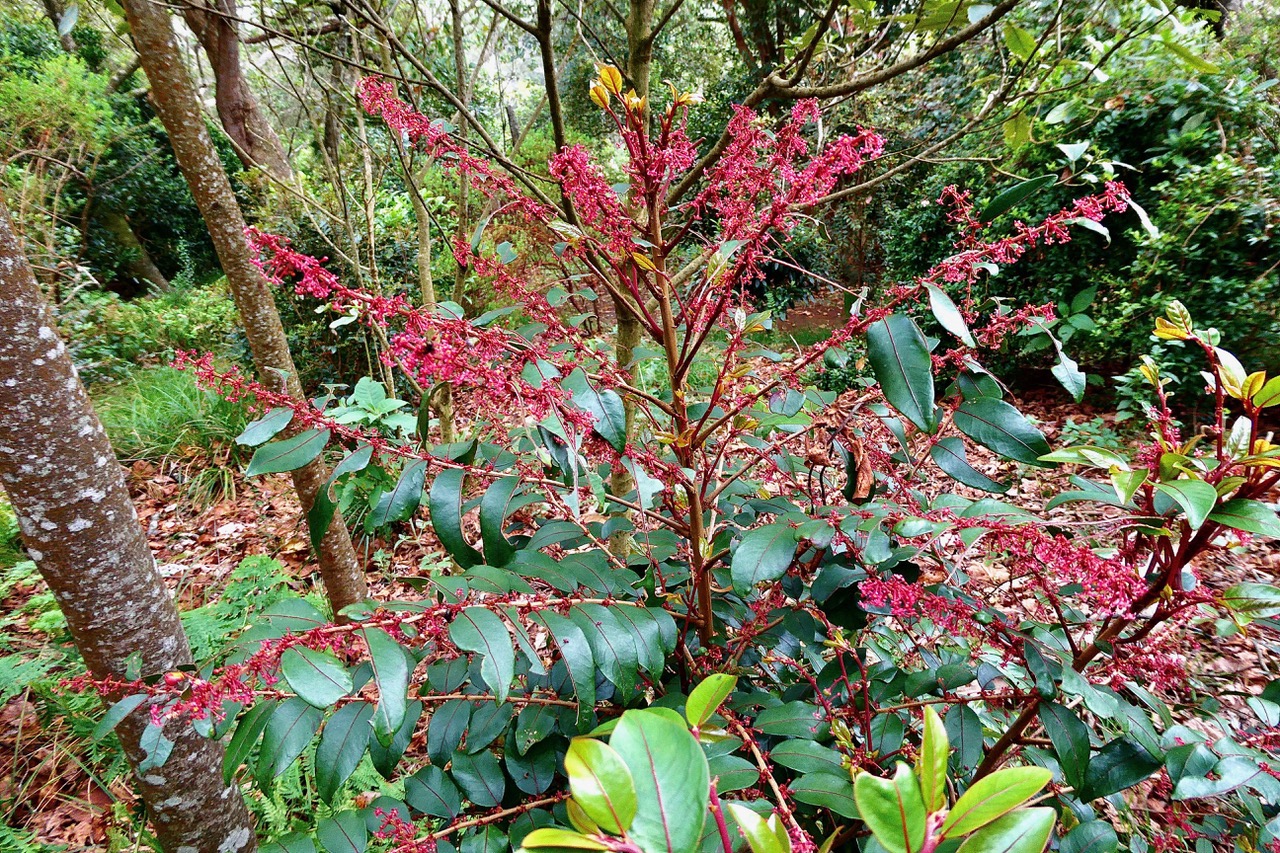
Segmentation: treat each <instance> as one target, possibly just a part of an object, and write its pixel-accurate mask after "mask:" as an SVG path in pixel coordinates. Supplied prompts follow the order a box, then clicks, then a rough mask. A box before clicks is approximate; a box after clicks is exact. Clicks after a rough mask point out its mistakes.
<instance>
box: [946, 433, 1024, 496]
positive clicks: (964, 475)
mask: <svg viewBox="0 0 1280 853" xmlns="http://www.w3.org/2000/svg"><path fill="white" fill-rule="evenodd" d="M929 456H930V458H932V459H933V461H934V463H935V464H936V465H937V466H938V467H939V468H941V469H942V470H943V471H944V472H946V474H947V476H949V477H950V478H951V479H953V480H955V481H957V482H960V483H964V484H965V485H966V486H971V487H972V488H975V489H982V490H983V491H985V492H995V493H997V494H1004V493H1005V492H1007V491H1009V487H1008V486H1007V485H1005V484H1004V483H998V482H996V481H995V480H993V479H991V478H990V477H988V476H987V475H986V474H983V473H982V472H981V471H979V470H977V469H976V468H974V467H973V466H972V465H970V464H969V455H968V453H966V452H965V449H964V442H963V441H961V440H960V439H958V438H956V437H955V436H954V435H951V436H947V437H946V438H942V439H939V440H938V442H937V443H936V444H934V445H933V447H930V448H929Z"/></svg>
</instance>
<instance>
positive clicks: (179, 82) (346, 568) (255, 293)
mask: <svg viewBox="0 0 1280 853" xmlns="http://www.w3.org/2000/svg"><path fill="white" fill-rule="evenodd" d="M124 8H125V13H126V15H127V17H128V19H129V28H130V30H131V31H132V33H133V39H134V42H135V43H136V44H137V46H138V54H139V56H141V57H142V68H143V70H144V71H145V72H146V74H147V79H148V80H150V81H151V98H152V102H153V104H154V106H155V110H156V113H157V114H158V115H159V116H160V121H161V122H162V123H163V124H164V127H165V131H166V132H167V133H168V135H169V141H170V143H171V144H172V145H173V153H174V155H175V157H176V159H177V161H178V167H179V168H180V169H181V170H182V174H183V176H184V177H185V178H186V179H187V184H188V185H189V186H190V187H191V195H192V196H193V197H194V198H195V200H196V205H197V206H198V207H199V208H200V215H201V216H202V217H203V218H204V222H205V226H206V227H207V228H208V229H209V236H210V237H211V238H212V239H213V246H214V249H215V250H216V251H217V253H218V261H219V262H220V263H221V264H222V271H223V272H224V273H225V274H226V276H227V283H228V285H230V287H231V292H232V295H233V297H234V298H235V302H236V308H237V309H238V310H239V312H240V320H241V323H243V325H244V330H245V336H246V337H247V338H248V340H249V348H250V350H251V351H252V353H253V360H254V363H255V365H256V366H257V368H258V378H259V379H260V380H261V381H262V382H263V383H264V384H266V385H268V386H271V387H275V388H281V389H282V390H284V391H286V392H287V393H289V394H290V395H292V396H293V397H294V398H295V399H298V400H305V399H306V397H305V395H304V394H303V393H302V386H301V385H300V384H299V383H298V371H297V369H296V368H295V367H294V364H293V357H292V356H291V355H290V353H289V342H288V340H287V339H286V338H285V334H284V327H283V326H282V325H281V324H280V315H279V313H278V312H277V311H276V304H275V299H274V298H273V297H272V295H271V289H270V288H269V287H268V286H267V282H266V280H265V279H264V278H263V277H262V273H261V272H260V271H259V270H258V268H257V267H256V266H255V265H254V263H253V257H252V255H251V253H250V251H249V246H248V245H247V244H246V243H245V239H244V229H245V222H244V215H243V214H242V213H241V212H240V205H239V203H238V202H237V201H236V197H235V194H234V193H233V192H232V191H231V183H230V181H228V180H227V173H226V172H225V171H224V170H223V168H222V163H221V161H219V160H218V154H217V151H216V150H215V149H214V147H213V142H212V140H210V138H209V133H208V131H207V130H206V129H205V125H204V121H203V118H202V115H201V111H200V102H199V100H198V99H197V98H196V92H195V86H194V85H193V84H192V82H191V78H190V76H189V75H188V74H187V70H186V68H184V67H183V65H182V55H181V54H180V53H179V51H178V42H177V39H176V38H175V37H174V33H173V24H172V23H171V22H170V20H169V16H168V13H167V12H165V11H164V8H163V7H161V6H157V5H155V4H154V3H152V2H151V0H125V3H124ZM286 434H288V435H292V434H294V433H293V432H291V431H286ZM328 479H329V471H328V469H327V467H326V466H325V464H324V463H323V462H322V461H321V460H320V459H317V460H315V461H314V462H312V463H311V464H309V465H306V466H304V467H302V468H299V469H298V470H296V471H294V472H293V484H294V487H295V488H296V489H297V492H298V498H299V500H300V501H301V503H302V510H303V513H304V514H305V513H306V512H307V511H308V510H310V509H311V505H312V504H313V503H315V499H316V495H317V494H319V493H320V489H322V488H324V486H325V484H326V483H327V482H328ZM317 557H318V558H319V562H320V573H321V576H322V577H323V579H324V586H325V592H326V593H327V595H328V597H329V603H330V604H331V605H332V606H333V610H334V613H335V614H336V613H337V612H338V611H339V610H341V609H342V608H344V607H346V606H347V605H349V604H354V603H355V602H357V601H360V600H361V599H363V598H364V597H365V595H366V593H367V591H368V589H367V586H366V584H365V576H364V570H363V568H362V567H361V565H360V562H359V560H358V559H357V557H356V553H355V549H354V548H353V547H352V545H351V536H350V534H348V532H347V527H346V523H345V522H344V521H343V519H342V514H341V513H336V514H335V516H334V519H333V523H332V524H330V525H329V530H328V531H327V532H326V533H325V536H324V540H323V541H322V542H321V545H320V553H319V554H318V555H317Z"/></svg>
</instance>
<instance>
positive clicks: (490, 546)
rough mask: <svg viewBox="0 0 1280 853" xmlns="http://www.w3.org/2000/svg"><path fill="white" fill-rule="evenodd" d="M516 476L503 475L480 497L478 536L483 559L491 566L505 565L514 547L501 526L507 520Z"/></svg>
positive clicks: (516, 479) (516, 481) (515, 487)
mask: <svg viewBox="0 0 1280 853" xmlns="http://www.w3.org/2000/svg"><path fill="white" fill-rule="evenodd" d="M519 488H520V480H519V478H517V477H503V478H502V479H501V480H498V481H497V482H496V483H494V484H493V485H492V486H490V487H489V488H488V489H486V490H485V493H484V497H483V498H481V499H480V536H481V538H482V539H483V540H484V561H485V562H486V563H488V564H489V565H491V566H505V565H506V564H507V563H509V562H511V558H512V557H514V556H515V554H516V549H515V548H514V547H512V545H511V543H510V542H508V541H507V537H506V536H505V535H504V534H503V532H502V528H503V525H504V523H505V522H506V520H507V507H508V505H509V504H510V503H511V498H512V497H513V496H514V495H515V493H516V490H517V489H519Z"/></svg>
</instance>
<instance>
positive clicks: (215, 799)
mask: <svg viewBox="0 0 1280 853" xmlns="http://www.w3.org/2000/svg"><path fill="white" fill-rule="evenodd" d="M55 328H56V326H55V320H54V317H53V312H52V311H51V310H50V309H49V307H48V305H47V303H46V302H45V301H44V299H43V297H42V296H41V293H40V288H39V286H38V285H37V284H36V280H35V277H34V276H33V275H32V272H31V267H30V266H29V265H28V264H27V259H26V257H25V256H24V255H23V253H22V244H21V241H20V240H19V239H18V236H17V234H15V233H14V231H13V225H12V223H11V222H10V221H9V213H8V209H7V207H5V205H4V204H3V201H2V200H0V330H2V333H0V376H3V377H5V379H4V381H3V382H0V480H2V481H3V483H4V488H5V491H6V492H8V495H9V498H10V500H12V501H13V506H14V510H15V512H16V513H17V516H18V520H19V522H20V524H21V527H22V539H23V542H24V543H25V544H26V546H27V551H28V553H30V555H31V558H32V559H33V560H35V563H36V568H38V569H39V571H40V574H41V576H42V577H43V578H44V579H45V582H46V583H48V584H49V588H50V589H51V590H53V595H54V598H55V599H56V600H57V602H58V606H59V607H60V608H61V609H62V613H63V615H64V616H65V617H66V619H67V625H68V627H69V628H70V629H71V636H72V639H74V640H75V644H76V648H77V649H79V651H80V654H81V656H83V658H84V661H85V665H86V666H87V667H88V668H89V672H91V673H92V674H93V675H94V676H95V677H97V678H106V677H109V676H116V677H120V678H124V677H126V676H125V673H126V667H127V666H128V665H129V663H130V662H131V661H136V662H137V663H139V664H140V665H141V668H140V670H139V672H140V674H141V675H143V676H150V675H158V674H161V673H166V672H172V671H174V670H175V669H176V668H177V667H179V666H182V665H185V664H190V663H192V659H191V649H190V647H189V646H188V645H187V638H186V635H184V634H183V632H182V624H181V622H179V620H178V610H177V608H176V607H175V606H174V602H173V598H172V597H171V596H170V595H169V591H168V590H167V589H166V588H165V585H164V582H163V580H162V579H161V578H160V574H159V572H157V571H156V567H155V560H154V558H153V557H152V555H151V550H150V548H149V546H148V545H147V539H146V536H145V535H144V534H143V532H142V528H141V526H140V525H139V524H138V516H137V514H136V513H135V511H134V507H133V502H132V501H131V500H130V499H129V492H128V490H127V489H126V488H125V483H124V476H123V473H122V471H121V468H120V466H119V465H118V464H117V463H116V458H115V454H114V453H113V452H112V449H111V444H110V442H108V441H107V436H106V433H105V432H103V429H102V424H101V423H99V422H98V417H97V415H96V414H95V413H94V411H93V407H92V405H91V404H90V402H89V397H88V394H86V393H85V390H84V386H83V385H81V384H80V380H79V378H78V377H77V376H76V371H75V366H74V365H73V364H72V362H71V357H70V356H69V355H68V354H67V350H66V347H65V346H64V345H63V343H62V341H61V339H59V337H58V334H57V332H55V331H54V329H55ZM112 698H116V699H118V698H121V697H118V696H117V697H112ZM148 722H149V714H148V711H147V708H146V707H145V706H144V707H142V708H140V709H138V710H136V711H134V712H133V713H132V714H131V715H129V717H127V718H126V719H125V720H124V722H122V723H121V724H120V726H119V727H118V728H117V729H116V731H117V733H118V734H119V735H120V740H121V743H122V744H123V745H124V752H125V756H126V758H127V759H128V760H129V764H130V766H132V767H133V768H134V769H135V771H136V770H137V767H138V765H139V763H140V762H141V761H142V760H143V758H144V757H145V753H144V751H143V750H142V748H141V746H140V744H139V739H140V737H141V735H142V733H143V731H144V729H145V728H146V726H147V725H148ZM164 733H165V736H166V737H168V738H169V739H170V740H172V741H173V742H174V747H173V751H172V753H171V754H170V755H169V758H168V760H167V761H165V762H164V763H163V764H162V765H160V766H159V767H154V768H151V769H148V770H146V771H145V772H141V773H137V772H136V773H135V776H136V784H137V789H138V793H139V794H140V795H141V796H142V799H143V801H144V802H145V803H146V804H147V808H148V809H149V810H150V813H151V819H152V823H153V825H154V827H155V831H156V836H157V837H158V838H159V840H160V844H161V846H163V848H164V849H165V850H166V851H170V853H179V851H182V853H247V852H248V851H251V850H254V849H255V848H256V847H257V842H256V840H255V838H254V833H253V829H252V826H251V824H250V822H249V814H248V812H247V810H246V809H245V805H244V799H243V798H242V797H241V796H240V791H239V789H238V788H237V787H236V786H235V785H234V784H233V785H226V784H224V783H223V781H222V757H223V750H222V745H221V744H220V743H218V742H217V741H212V740H208V739H206V738H204V737H201V736H200V735H198V734H196V733H195V731H194V730H193V729H192V728H191V726H190V725H189V724H188V723H186V722H184V721H175V722H174V723H171V724H170V725H168V726H167V727H166V728H165V732H164Z"/></svg>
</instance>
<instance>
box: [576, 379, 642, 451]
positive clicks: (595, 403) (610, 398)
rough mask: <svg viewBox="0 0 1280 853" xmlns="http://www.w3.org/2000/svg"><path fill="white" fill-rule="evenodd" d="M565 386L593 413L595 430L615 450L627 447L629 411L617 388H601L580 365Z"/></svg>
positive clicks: (578, 405) (583, 407) (581, 406)
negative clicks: (593, 382)
mask: <svg viewBox="0 0 1280 853" xmlns="http://www.w3.org/2000/svg"><path fill="white" fill-rule="evenodd" d="M564 386H565V388H567V389H568V390H569V391H570V393H572V394H573V403H574V405H575V406H577V407H578V408H580V409H582V410H583V411H584V412H586V413H588V414H589V415H591V418H592V421H593V423H592V429H594V430H595V431H596V433H597V434H599V436H600V437H601V438H603V439H604V440H605V441H607V442H608V443H609V445H610V446H611V447H613V449H614V450H616V451H618V452H619V453H621V452H622V451H623V450H625V449H626V447H627V413H626V408H625V407H624V406H623V404H622V398H621V397H619V396H618V393H617V392H616V391H611V390H608V389H606V390H604V391H601V390H599V389H598V388H596V386H595V385H593V384H592V383H591V381H590V380H588V379H587V377H586V375H585V374H584V373H583V372H582V370H581V368H579V369H577V370H575V371H573V373H571V374H569V377H568V378H567V379H566V380H565V382H564Z"/></svg>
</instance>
